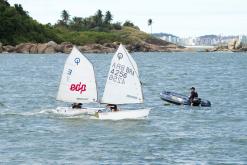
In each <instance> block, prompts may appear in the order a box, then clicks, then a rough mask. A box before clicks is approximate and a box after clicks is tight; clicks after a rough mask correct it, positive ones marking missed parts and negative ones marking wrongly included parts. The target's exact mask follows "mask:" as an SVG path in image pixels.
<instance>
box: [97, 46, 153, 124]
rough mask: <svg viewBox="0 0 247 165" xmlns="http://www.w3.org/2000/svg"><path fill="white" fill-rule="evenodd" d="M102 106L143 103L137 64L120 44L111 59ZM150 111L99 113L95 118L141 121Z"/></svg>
mask: <svg viewBox="0 0 247 165" xmlns="http://www.w3.org/2000/svg"><path fill="white" fill-rule="evenodd" d="M101 103H103V104H116V105H119V104H138V103H143V93H142V87H141V82H140V80H139V73H138V68H137V64H136V62H135V61H134V59H133V58H132V57H131V55H130V54H129V53H128V51H127V50H126V49H125V48H124V47H123V45H122V44H121V45H120V46H119V48H118V50H117V52H116V53H115V55H114V56H113V58H112V61H111V66H110V70H109V73H108V77H107V81H106V85H105V90H104V94H103V97H102V100H101ZM149 111H150V109H149V108H147V109H136V110H120V111H115V112H112V111H101V112H96V114H95V116H96V118H98V119H101V120H122V119H143V118H147V117H148V114H149Z"/></svg>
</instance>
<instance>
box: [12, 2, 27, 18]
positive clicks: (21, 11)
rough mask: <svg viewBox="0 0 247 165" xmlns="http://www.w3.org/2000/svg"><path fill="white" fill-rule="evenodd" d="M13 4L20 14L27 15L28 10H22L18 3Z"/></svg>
mask: <svg viewBox="0 0 247 165" xmlns="http://www.w3.org/2000/svg"><path fill="white" fill-rule="evenodd" d="M14 6H15V9H16V11H17V12H18V13H20V15H23V16H28V12H26V11H24V10H23V8H22V6H21V5H20V4H15V5H14Z"/></svg>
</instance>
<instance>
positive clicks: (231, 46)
mask: <svg viewBox="0 0 247 165" xmlns="http://www.w3.org/2000/svg"><path fill="white" fill-rule="evenodd" d="M236 42H237V41H236V40H232V41H230V42H229V43H228V49H230V50H234V49H235V44H236Z"/></svg>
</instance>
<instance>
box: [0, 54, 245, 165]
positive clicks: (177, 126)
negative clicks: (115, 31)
mask: <svg viewBox="0 0 247 165" xmlns="http://www.w3.org/2000/svg"><path fill="white" fill-rule="evenodd" d="M86 56H87V57H88V58H89V59H90V61H91V62H92V63H93V65H94V67H95V71H96V78H97V84H98V89H99V96H100V97H101V96H102V93H103V90H104V85H105V81H106V76H107V73H108V69H109V65H110V62H111V58H112V54H86ZM66 57H67V55H65V54H48V55H44V54H42V55H28V54H0V164H247V84H246V82H247V54H245V53H133V57H134V59H135V60H136V62H137V64H138V67H139V72H140V77H141V81H142V84H143V92H144V97H145V103H144V104H143V105H125V107H128V108H143V107H150V108H152V110H151V112H150V115H149V119H147V120H123V121H99V120H92V119H89V118H87V117H85V116H76V117H72V116H62V115H56V114H54V113H52V110H54V109H55V108H56V107H59V106H70V104H68V103H63V102H59V101H56V94H57V90H58V85H59V82H60V76H61V73H62V70H63V65H64V62H65V60H66ZM192 86H194V87H196V89H197V91H198V93H199V96H200V97H201V98H203V99H208V100H210V101H211V103H212V107H210V108H202V107H188V106H176V105H170V104H167V103H165V102H164V101H162V100H161V99H160V97H159V93H160V92H161V91H162V90H168V91H174V92H178V93H182V94H186V95H189V92H190V91H189V88H190V87H192ZM90 106H96V107H97V106H99V105H97V104H96V105H90Z"/></svg>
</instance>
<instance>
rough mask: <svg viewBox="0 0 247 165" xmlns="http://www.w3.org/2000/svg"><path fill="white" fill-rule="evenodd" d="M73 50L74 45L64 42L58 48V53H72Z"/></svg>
mask: <svg viewBox="0 0 247 165" xmlns="http://www.w3.org/2000/svg"><path fill="white" fill-rule="evenodd" d="M72 48H73V44H72V43H70V42H62V43H61V44H60V45H58V46H57V47H56V50H57V51H58V52H62V53H70V52H71V50H72Z"/></svg>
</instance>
